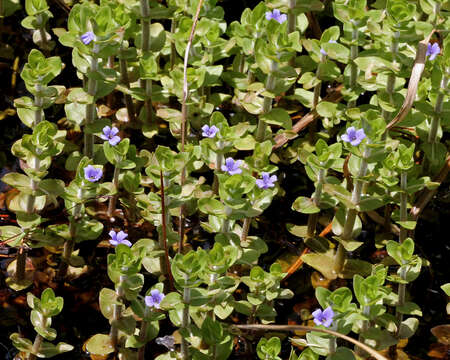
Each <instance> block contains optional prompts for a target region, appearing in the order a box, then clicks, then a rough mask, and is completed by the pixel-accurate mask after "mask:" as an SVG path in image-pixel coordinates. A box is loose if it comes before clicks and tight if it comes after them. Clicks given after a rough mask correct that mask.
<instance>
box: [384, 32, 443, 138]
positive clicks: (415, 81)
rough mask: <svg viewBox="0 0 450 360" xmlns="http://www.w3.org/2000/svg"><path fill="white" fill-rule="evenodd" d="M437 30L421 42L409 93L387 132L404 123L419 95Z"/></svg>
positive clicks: (412, 71) (409, 85) (412, 72)
mask: <svg viewBox="0 0 450 360" xmlns="http://www.w3.org/2000/svg"><path fill="white" fill-rule="evenodd" d="M434 31H435V30H433V31H432V32H431V33H430V35H428V37H427V38H425V39H423V40H422V41H420V42H419V46H418V47H417V53H416V59H415V60H414V65H413V68H412V70H411V77H410V78H409V83H408V91H407V93H406V97H405V101H404V102H403V105H402V107H401V108H400V111H399V112H398V114H397V115H396V116H395V117H394V118H393V119H392V121H391V122H390V123H389V124H388V125H387V126H386V131H388V130H389V129H391V128H392V127H393V126H394V125H395V124H397V123H399V122H400V121H402V120H403V119H404V118H405V116H406V115H408V113H409V110H411V107H412V105H413V103H414V99H415V98H416V94H417V87H418V86H419V81H420V77H421V76H422V73H423V70H424V69H425V62H426V61H427V59H426V53H427V46H428V42H429V41H430V39H431V36H432V35H433V33H434Z"/></svg>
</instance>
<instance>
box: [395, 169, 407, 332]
mask: <svg viewBox="0 0 450 360" xmlns="http://www.w3.org/2000/svg"><path fill="white" fill-rule="evenodd" d="M407 185H408V175H407V172H406V171H405V170H403V171H402V172H401V173H400V189H401V192H400V221H407V220H408V193H407V191H406V190H407ZM406 236H407V230H406V229H405V228H404V227H403V226H401V227H400V236H399V238H398V242H399V243H400V244H402V243H403V242H404V241H405V240H406ZM400 278H401V279H402V280H406V268H405V267H404V266H403V267H401V268H400ZM405 296H406V284H403V283H401V284H398V304H397V308H396V316H397V320H398V327H397V336H398V334H399V331H400V324H401V322H402V320H403V314H402V313H401V312H399V311H398V307H399V306H403V305H404V304H405Z"/></svg>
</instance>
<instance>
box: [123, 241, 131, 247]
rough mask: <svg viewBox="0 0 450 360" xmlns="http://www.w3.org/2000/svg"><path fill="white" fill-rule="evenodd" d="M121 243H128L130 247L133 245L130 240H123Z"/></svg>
mask: <svg viewBox="0 0 450 360" xmlns="http://www.w3.org/2000/svg"><path fill="white" fill-rule="evenodd" d="M121 244H124V245H126V246H128V247H131V245H133V244H132V243H131V242H130V241H128V240H123V241H122V242H121Z"/></svg>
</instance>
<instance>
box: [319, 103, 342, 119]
mask: <svg viewBox="0 0 450 360" xmlns="http://www.w3.org/2000/svg"><path fill="white" fill-rule="evenodd" d="M316 111H317V113H318V114H319V115H320V116H322V117H327V118H330V117H334V116H335V115H336V112H337V104H335V103H332V102H329V101H321V102H319V103H318V104H317V107H316Z"/></svg>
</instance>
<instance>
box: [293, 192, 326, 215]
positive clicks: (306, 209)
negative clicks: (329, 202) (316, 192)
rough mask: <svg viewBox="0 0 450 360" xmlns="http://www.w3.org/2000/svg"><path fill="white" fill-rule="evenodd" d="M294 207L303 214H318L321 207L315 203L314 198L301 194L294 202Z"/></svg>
mask: <svg viewBox="0 0 450 360" xmlns="http://www.w3.org/2000/svg"><path fill="white" fill-rule="evenodd" d="M292 209H293V210H295V211H298V212H300V213H303V214H316V213H318V212H320V208H319V207H317V206H316V205H315V204H314V201H313V199H311V198H307V197H304V196H299V197H298V198H297V199H295V201H294V203H293V204H292Z"/></svg>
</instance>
